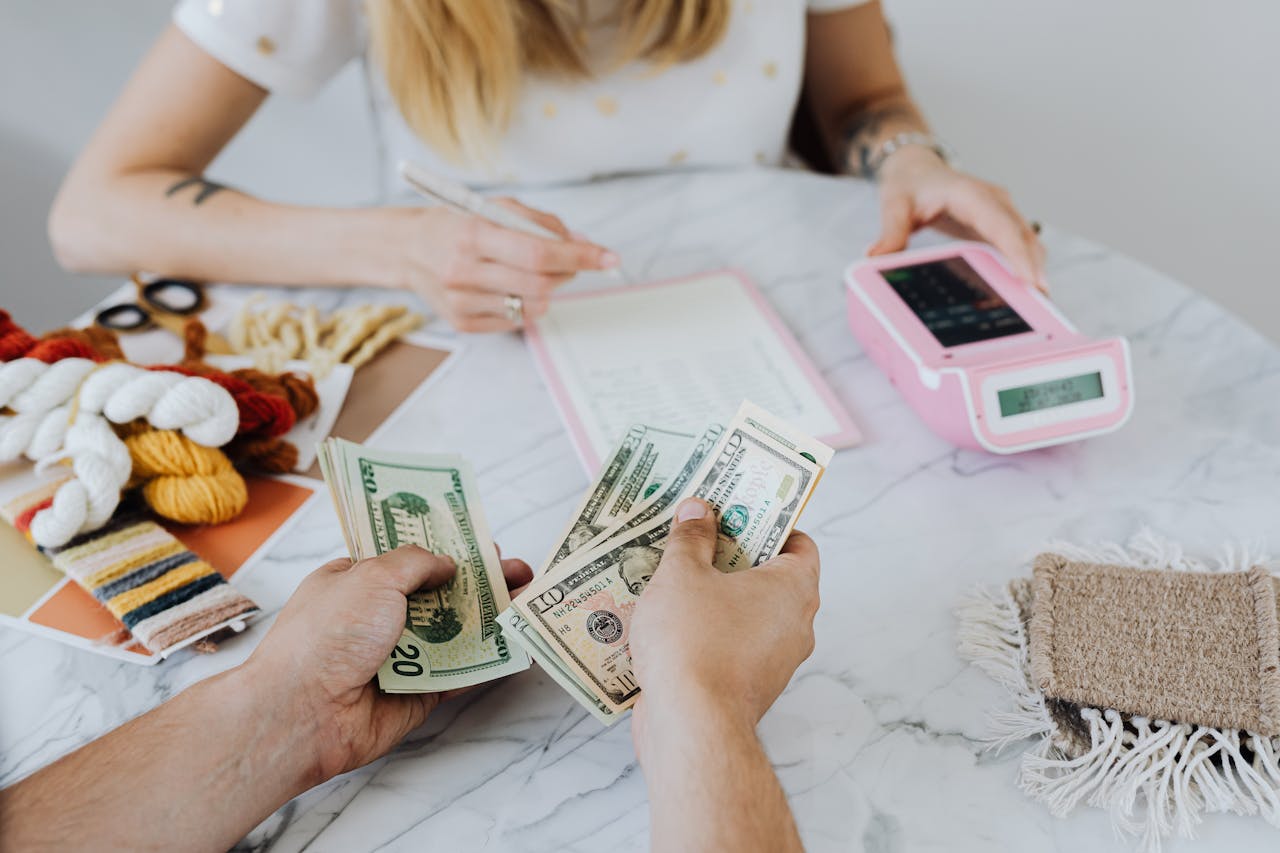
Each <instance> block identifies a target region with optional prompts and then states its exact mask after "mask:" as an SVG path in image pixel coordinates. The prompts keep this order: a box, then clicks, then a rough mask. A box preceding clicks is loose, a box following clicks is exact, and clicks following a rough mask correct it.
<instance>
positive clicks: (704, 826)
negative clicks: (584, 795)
mask: <svg viewBox="0 0 1280 853" xmlns="http://www.w3.org/2000/svg"><path fill="white" fill-rule="evenodd" d="M715 549H716V523H715V516H714V514H713V513H712V512H711V509H710V507H708V506H707V504H706V503H704V502H702V501H700V500H696V499H690V500H686V501H685V502H683V503H682V504H680V506H679V507H677V508H676V520H675V524H674V527H673V528H672V531H671V537H670V538H669V539H668V540H667V544H666V548H665V551H664V553H663V556H662V562H661V563H660V564H659V566H658V571H657V572H656V573H655V574H654V576H653V579H652V580H651V581H649V585H648V586H647V587H645V590H644V592H643V593H642V594H641V595H640V601H639V603H638V604H637V605H636V610H635V613H634V614H633V615H632V618H631V643H630V650H631V662H632V664H633V665H634V667H635V673H636V680H637V681H639V682H640V687H641V693H640V698H639V700H638V701H637V702H636V704H635V707H634V708H633V709H632V727H631V731H632V737H633V738H634V739H635V743H636V755H637V756H639V758H640V765H641V767H643V768H644V775H645V780H646V782H647V783H648V786H649V813H650V815H651V816H652V836H651V845H652V847H653V849H654V850H674V849H679V850H739V851H756V850H759V851H770V853H774V851H793V850H801V849H802V848H801V845H800V836H799V834H798V833H797V832H796V826H795V821H794V819H793V818H792V816H791V811H790V809H789V808H788V807H787V799H786V795H785V794H784V793H783V791H782V787H781V786H780V785H779V784H778V779H777V777H776V776H775V775H774V773H773V768H772V767H771V766H770V765H769V759H768V757H767V756H766V755H765V753H764V749H763V747H762V746H761V745H760V741H759V740H758V739H757V738H756V734H755V727H756V723H758V722H759V721H760V717H761V716H762V715H763V714H764V712H765V711H767V710H768V709H769V706H770V705H772V704H773V701H774V700H775V699H777V698H778V694H779V693H781V692H782V691H783V689H784V688H785V687H786V686H787V682H788V681H790V680H791V674H792V673H793V672H795V669H796V667H798V666H799V665H800V663H801V662H802V661H803V660H804V659H805V658H807V657H808V656H809V654H810V653H811V652H812V651H813V617H814V614H815V613H816V612H817V610H818V549H817V547H816V546H815V545H814V544H813V540H811V539H810V538H809V537H808V536H805V535H804V534H803V533H793V534H792V535H791V538H790V539H788V540H787V544H786V546H785V547H784V548H783V550H782V553H781V554H780V555H779V556H778V557H776V558H774V559H772V560H770V561H769V562H767V563H765V564H763V565H761V566H757V567H756V568H754V569H747V570H746V571H742V572H737V573H736V574H731V575H727V574H722V573H721V572H719V571H718V570H717V569H716V568H715V566H714V565H712V557H713V556H714V554H715Z"/></svg>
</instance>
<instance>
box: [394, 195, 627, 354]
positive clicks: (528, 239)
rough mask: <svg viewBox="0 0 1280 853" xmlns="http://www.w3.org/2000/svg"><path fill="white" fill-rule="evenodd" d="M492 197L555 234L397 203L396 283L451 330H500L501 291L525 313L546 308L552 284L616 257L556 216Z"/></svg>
mask: <svg viewBox="0 0 1280 853" xmlns="http://www.w3.org/2000/svg"><path fill="white" fill-rule="evenodd" d="M498 203H500V204H502V205H503V206H504V207H506V208H508V209H510V210H512V211H513V212H515V213H517V214H519V215H520V216H523V217H525V218H526V219H529V220H531V221H532V222H534V223H536V224H538V225H541V226H542V227H543V228H546V229H548V230H550V231H552V232H554V233H556V234H559V235H560V236H561V237H562V238H563V239H560V240H554V239H551V238H548V237H538V236H535V235H533V234H526V233H524V232H522V231H516V230H513V229H510V228H504V227H502V226H501V225H495V224H493V223H491V222H489V221H487V220H485V219H481V218H480V217H478V216H472V215H470V214H466V213H462V212H460V211H456V210H453V209H451V208H447V207H424V208H398V209H395V210H393V211H390V212H391V213H392V214H393V215H394V216H396V217H397V222H398V227H396V228H393V229H392V230H391V233H394V234H395V235H396V237H395V239H396V242H397V251H398V252H400V253H402V254H401V256H400V257H401V264H400V265H399V268H398V272H397V279H398V281H397V283H398V284H399V285H400V286H402V287H404V288H406V289H408V290H412V291H413V292H414V293H416V294H418V295H419V296H421V297H422V298H423V299H425V300H426V301H427V302H428V303H430V304H431V306H432V307H433V308H434V309H435V310H436V311H437V312H439V314H440V315H441V316H442V317H444V318H445V319H446V320H448V321H449V323H450V324H451V325H452V326H453V327H454V328H455V329H457V330H459V331H462V332H506V331H510V330H512V329H515V328H518V324H517V323H515V322H513V321H512V320H511V318H510V317H509V316H508V314H507V308H506V300H507V297H508V296H518V297H520V298H521V299H522V300H523V308H524V311H523V314H524V319H525V320H532V319H536V318H537V317H539V316H541V315H542V314H543V313H545V312H546V310H547V303H548V301H549V300H550V298H551V293H552V291H554V290H555V288H556V287H558V286H559V285H561V284H564V283H565V282H567V281H568V280H569V279H571V278H573V277H574V276H575V275H577V274H578V273H579V272H583V271H585V270H606V269H612V268H614V267H616V266H617V265H618V256H617V255H616V254H614V253H613V252H611V251H609V250H608V249H606V248H604V247H603V246H598V245H596V244H595V243H592V242H590V241H588V240H585V239H583V238H582V237H580V236H578V235H574V234H571V233H570V232H569V230H568V229H567V228H566V227H565V225H564V223H563V222H561V221H560V220H559V219H558V218H557V217H555V216H552V215H551V214H549V213H544V212H542V211H538V210H534V209H533V208H529V207H525V206H524V205H522V204H520V203H519V202H518V201H515V200H514V199H508V198H504V199H498Z"/></svg>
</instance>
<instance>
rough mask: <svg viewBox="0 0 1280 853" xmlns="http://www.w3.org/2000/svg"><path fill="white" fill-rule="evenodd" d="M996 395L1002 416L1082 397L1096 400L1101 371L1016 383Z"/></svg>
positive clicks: (1100, 391)
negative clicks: (1032, 383) (1024, 383)
mask: <svg viewBox="0 0 1280 853" xmlns="http://www.w3.org/2000/svg"><path fill="white" fill-rule="evenodd" d="M997 396H998V397H999V398H1000V414H1001V415H1002V416H1003V417H1006V418H1007V417H1009V416H1010V415H1020V414H1022V413H1024V412H1036V411H1039V410H1040V409H1052V408H1053V407H1054V406H1065V405H1067V404H1068V403H1079V402H1080V401H1082V400H1096V399H1098V398H1099V397H1101V396H1102V374H1101V373H1085V374H1082V375H1080V376H1068V377H1066V378H1065V379H1052V380H1050V381H1048V382H1038V383H1036V384H1035V385H1019V386H1018V387H1017V388H1005V389H1003V390H1001V391H999V392H998V394H997Z"/></svg>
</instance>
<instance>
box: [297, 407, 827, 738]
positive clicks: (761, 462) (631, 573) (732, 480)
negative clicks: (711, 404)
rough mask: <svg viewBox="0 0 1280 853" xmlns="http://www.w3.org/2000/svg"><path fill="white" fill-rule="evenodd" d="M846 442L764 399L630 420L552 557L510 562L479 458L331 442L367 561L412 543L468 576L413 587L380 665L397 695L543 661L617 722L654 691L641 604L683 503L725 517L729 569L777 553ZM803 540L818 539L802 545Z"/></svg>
mask: <svg viewBox="0 0 1280 853" xmlns="http://www.w3.org/2000/svg"><path fill="white" fill-rule="evenodd" d="M831 456H832V451H831V449H830V448H828V447H826V446H825V445H823V444H822V443H820V442H818V441H816V440H815V439H813V438H811V437H809V436H807V435H804V434H802V433H800V432H799V431H797V430H796V429H795V428H794V427H792V426H791V425H789V424H787V423H786V422H784V421H782V420H780V419H778V418H776V417H774V416H773V415H771V414H769V413H768V412H765V411H763V410H761V409H760V408H759V407H757V406H754V405H752V404H751V403H743V405H742V407H741V408H740V409H739V411H738V413H737V415H735V417H734V418H733V419H732V420H731V421H730V422H729V424H728V425H727V426H722V425H720V424H709V425H708V426H707V427H706V428H705V429H703V431H702V432H701V433H700V434H699V435H697V436H693V435H688V434H684V433H680V432H677V431H672V430H666V429H662V428H660V427H655V426H652V425H647V424H636V425H633V426H632V427H630V428H629V429H628V430H627V432H626V434H625V435H624V436H623V437H622V439H621V441H620V442H619V444H618V447H617V448H616V449H615V450H614V452H613V454H612V455H611V456H610V457H609V460H608V461H607V462H606V464H605V465H604V466H603V467H602V469H601V472H600V474H599V476H598V477H597V478H596V481H595V482H594V483H593V484H592V485H591V487H590V488H589V489H588V490H587V493H586V495H585V496H584V498H583V500H582V503H581V504H580V505H579V506H578V508H577V510H576V511H575V513H574V516H573V518H572V519H571V520H570V522H569V524H568V526H567V527H566V528H565V530H564V532H563V533H562V534H561V535H560V536H559V537H558V538H557V539H556V541H555V546H554V548H553V549H552V551H551V553H550V554H549V556H548V558H547V561H546V563H545V565H544V568H543V570H542V571H541V572H540V573H539V574H538V575H537V576H535V577H534V578H533V580H532V581H531V582H528V585H527V586H525V588H524V589H523V591H521V592H520V593H519V595H517V596H516V598H515V599H514V600H513V601H512V600H510V599H509V596H508V594H507V582H506V579H504V568H506V569H507V574H508V576H509V577H511V578H512V580H513V581H515V582H516V583H520V582H523V581H525V580H526V579H527V577H528V576H527V574H526V572H527V567H525V566H523V564H519V565H517V563H518V561H506V563H507V565H506V566H504V561H502V560H501V559H500V555H499V554H498V551H497V550H496V548H495V547H494V545H493V543H492V539H491V537H490V533H489V528H488V524H487V522H486V521H485V518H484V514H483V512H482V510H481V508H480V505H479V502H478V499H477V495H478V492H477V489H476V486H475V481H474V477H473V476H472V473H471V470H470V467H469V466H468V465H467V464H466V463H465V461H463V460H461V459H459V458H457V457H453V456H443V455H430V456H428V455H419V454H406V453H395V452H389V451H381V450H372V449H369V448H365V447H361V446H360V445H356V444H352V443H350V442H346V441H341V440H336V439H329V440H327V441H325V443H324V444H323V445H322V446H321V450H320V463H321V469H322V471H323V473H324V476H325V481H326V482H327V483H328V484H329V488H330V492H331V494H332V496H333V499H334V505H335V507H336V508H337V511H338V517H339V519H340V520H341V523H342V530H343V534H344V536H345V537H346V540H347V544H348V548H349V550H350V552H351V556H352V558H353V559H357V560H359V559H363V558H365V557H370V556H375V555H377V554H381V553H384V552H386V551H390V550H393V549H395V548H397V547H399V546H401V545H405V544H412V545H418V546H421V547H422V548H425V549H427V550H429V551H431V552H433V553H435V554H438V555H441V556H443V557H448V558H451V559H452V560H453V561H454V563H456V565H457V574H456V575H455V576H454V578H453V579H452V580H451V581H449V582H448V583H445V584H443V585H441V586H439V587H437V588H435V589H431V590H417V591H414V592H412V593H411V594H410V595H409V605H408V612H407V614H406V619H405V628H404V631H403V633H402V635H401V638H400V641H399V642H398V643H397V644H396V647H395V649H394V650H393V651H392V653H391V656H390V657H389V658H388V659H387V661H386V663H385V664H384V665H383V667H382V668H381V669H380V670H379V672H378V684H379V686H380V687H381V688H382V690H383V691H385V692H388V693H425V692H440V691H447V690H453V689H457V688H462V687H467V686H470V685H474V684H479V683H482V682H485V681H490V680H493V679H495V678H500V677H502V676H504V675H508V674H510V673H513V672H518V671H520V670H523V669H525V668H527V667H528V665H529V660H530V659H531V658H532V659H533V660H536V661H537V662H538V663H539V665H541V667H542V668H543V670H544V671H546V672H547V674H548V675H550V676H551V678H552V679H553V680H554V681H555V682H556V683H557V684H559V685H560V686H561V687H562V688H563V689H564V690H565V691H566V692H568V693H569V695H570V696H572V697H573V698H574V699H575V700H577V701H578V702H579V703H580V704H581V705H582V706H583V707H584V708H586V709H587V711H588V712H590V713H591V715H592V716H593V717H595V718H596V719H598V720H600V721H601V722H603V723H606V724H611V723H613V722H615V721H616V720H618V719H619V717H620V715H621V714H622V712H624V711H626V710H627V709H628V708H630V707H631V706H632V705H633V704H634V703H635V701H636V697H637V696H638V694H639V692H640V685H639V684H638V683H637V682H636V678H635V673H634V671H633V669H632V665H631V656H630V653H629V646H628V644H629V634H630V626H631V617H632V614H633V612H634V611H635V609H636V606H637V604H638V602H639V600H640V596H641V594H642V593H643V592H644V589H645V587H646V586H647V584H648V583H649V580H650V579H651V578H652V577H653V575H654V573H655V572H656V571H657V569H658V564H659V562H660V561H661V559H662V556H663V552H664V548H665V546H666V542H667V539H668V535H669V533H670V531H671V526H672V519H673V515H674V512H675V509H676V507H677V505H678V504H679V503H680V501H682V500H683V499H685V498H689V497H697V498H701V499H703V500H704V501H706V502H707V504H709V506H710V508H711V510H712V512H713V513H714V516H715V522H716V543H715V553H714V558H713V564H714V566H715V567H716V568H717V569H719V570H720V571H722V572H737V571H742V570H745V569H749V568H751V567H753V566H757V565H759V564H760V563H763V562H765V561H767V560H770V559H772V558H774V557H775V556H777V555H778V554H779V553H780V552H782V551H783V550H784V544H785V543H786V542H787V539H788V536H789V535H790V534H791V531H792V529H793V528H794V526H795V523H796V519H797V518H798V517H799V515H800V513H801V511H802V510H803V509H804V506H805V504H806V502H807V501H808V500H809V497H810V495H812V494H813V490H814V488H815V486H816V485H817V483H818V481H819V479H820V478H821V477H822V473H823V471H824V469H825V468H826V466H827V464H828V463H829V462H830V460H831ZM789 547H792V548H796V547H799V548H803V547H805V543H804V542H803V541H802V542H800V543H798V544H793V545H792V546H789Z"/></svg>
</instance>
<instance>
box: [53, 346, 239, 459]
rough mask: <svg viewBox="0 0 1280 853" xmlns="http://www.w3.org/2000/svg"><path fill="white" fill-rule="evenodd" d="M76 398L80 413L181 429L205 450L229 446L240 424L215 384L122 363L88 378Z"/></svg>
mask: <svg viewBox="0 0 1280 853" xmlns="http://www.w3.org/2000/svg"><path fill="white" fill-rule="evenodd" d="M78 399H79V405H80V408H81V409H82V410H85V411H90V412H101V413H102V414H103V415H105V416H106V418H107V420H109V421H112V422H113V423H118V424H123V423H128V422H129V421H132V420H135V419H136V418H146V420H147V422H148V423H150V424H151V425H152V426H154V427H155V428H156V429H161V430H167V429H177V430H181V431H182V432H183V434H185V435H186V436H187V437H188V438H190V439H191V440H192V441H194V442H196V443H197V444H203V445H204V446H206V447H221V446H222V445H224V444H226V443H227V442H229V441H230V440H231V439H232V438H234V437H235V434H236V431H237V429H238V428H239V424H240V416H239V412H238V409H237V406H236V401H235V400H234V399H233V398H232V397H231V395H230V394H228V393H227V392H226V390H225V389H223V388H220V387H218V385H217V384H216V383H214V382H210V381H209V380H208V379H203V378H200V377H197V376H184V375H182V374H181V373H174V372H171V371H165V370H147V369H146V368H142V367H138V366H136V365H132V364H128V363H127V362H123V361H116V362H112V363H110V364H107V365H104V366H102V367H100V368H98V369H97V370H95V371H94V372H93V373H91V374H89V375H88V376H87V377H86V378H85V380H84V383H83V385H82V386H81V388H80V395H79V398H78Z"/></svg>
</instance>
